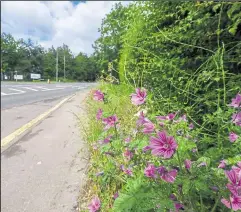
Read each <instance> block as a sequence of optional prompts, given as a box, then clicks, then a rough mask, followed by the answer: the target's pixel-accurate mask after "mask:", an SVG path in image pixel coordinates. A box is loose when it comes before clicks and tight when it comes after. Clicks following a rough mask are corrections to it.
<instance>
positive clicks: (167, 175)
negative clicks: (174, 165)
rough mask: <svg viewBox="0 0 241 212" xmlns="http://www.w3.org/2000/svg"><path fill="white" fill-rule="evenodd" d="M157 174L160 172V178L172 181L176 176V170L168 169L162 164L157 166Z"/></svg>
mask: <svg viewBox="0 0 241 212" xmlns="http://www.w3.org/2000/svg"><path fill="white" fill-rule="evenodd" d="M157 172H158V174H160V177H161V179H162V180H164V181H166V182H168V183H174V181H175V180H176V176H177V170H176V169H172V170H171V171H168V170H167V169H166V168H165V167H164V166H160V167H159V168H157Z"/></svg>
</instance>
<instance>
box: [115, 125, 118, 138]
mask: <svg viewBox="0 0 241 212" xmlns="http://www.w3.org/2000/svg"><path fill="white" fill-rule="evenodd" d="M115 138H116V140H117V138H118V134H117V128H116V123H115Z"/></svg>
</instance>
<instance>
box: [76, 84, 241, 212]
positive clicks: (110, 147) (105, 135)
mask: <svg viewBox="0 0 241 212" xmlns="http://www.w3.org/2000/svg"><path fill="white" fill-rule="evenodd" d="M97 89H99V90H100V91H101V92H103V93H104V101H96V100H93V94H94V92H96V90H92V91H91V92H90V93H89V95H88V96H87V98H86V100H85V111H86V114H85V116H84V118H83V120H82V124H81V126H82V130H83V131H84V135H85V140H86V142H87V143H88V145H89V152H90V156H89V167H88V182H87V184H86V187H85V189H84V193H83V198H82V199H81V200H80V210H81V211H89V210H88V208H87V207H88V205H89V203H90V202H91V199H93V197H95V196H97V197H98V198H99V199H100V201H101V208H100V210H98V211H101V212H112V211H115V212H124V211H137V212H139V211H159V212H162V211H168V210H173V209H174V208H175V207H179V206H180V207H185V211H203V212H204V211H205V212H206V211H212V212H214V211H224V212H225V211H228V210H227V208H225V207H224V205H223V204H222V203H221V201H220V200H221V197H225V198H228V195H229V192H228V190H227V189H226V188H225V184H226V183H227V179H226V178H225V174H224V170H222V169H221V168H219V166H220V163H221V161H222V160H224V159H225V163H226V166H227V168H228V169H229V168H231V167H232V166H233V167H234V166H235V165H236V164H239V163H240V161H241V156H240V154H238V152H240V151H241V150H240V142H241V139H240V137H239V138H238V139H236V142H230V141H229V138H228V131H227V130H225V131H223V133H224V135H225V136H226V137H223V141H222V142H223V145H224V146H223V147H222V148H223V149H220V147H219V145H217V144H215V145H213V143H214V142H217V139H216V136H213V135H207V134H203V133H202V131H201V130H202V129H201V128H200V127H199V126H195V125H194V126H191V127H190V124H193V123H192V122H191V121H192V120H190V119H189V118H188V114H187V116H185V114H183V113H181V112H176V115H175V116H174V118H172V119H168V120H167V119H166V120H162V121H161V122H160V120H158V119H157V118H156V116H157V115H164V114H156V113H155V110H154V109H153V108H152V105H153V102H152V94H151V91H148V95H147V98H146V103H145V104H143V105H140V106H135V105H133V104H132V103H131V100H130V94H131V93H133V92H134V88H133V87H132V86H131V85H128V84H120V85H114V84H111V83H106V82H103V81H101V82H100V85H99V86H98V88H97ZM99 109H102V110H103V113H102V117H101V118H99V119H97V116H96V115H97V111H98V110H99ZM163 109H164V108H163ZM141 111H145V113H146V115H145V117H146V118H148V119H149V121H151V122H152V123H153V124H154V126H155V127H154V130H153V131H152V132H151V133H149V134H146V133H144V131H143V129H144V128H143V126H144V125H142V126H139V127H138V126H137V124H136V123H137V122H136V121H137V120H138V119H140V112H141ZM236 111H237V110H236V109H235V108H231V107H229V106H228V107H226V109H225V110H223V111H221V112H220V114H218V115H215V114H214V116H215V117H216V119H219V117H220V118H222V120H223V119H225V120H226V122H227V126H225V127H227V129H230V128H232V130H234V131H235V132H236V133H238V134H240V129H239V127H238V126H234V125H233V123H232V122H231V121H230V117H231V116H232V114H233V113H235V112H236ZM173 114H174V113H173ZM173 114H168V116H169V115H173ZM113 115H116V116H117V118H118V121H117V123H116V124H115V125H114V126H115V127H113V126H112V127H111V128H109V129H106V130H105V124H104V123H103V118H107V117H110V116H113ZM165 115H166V114H165ZM184 116H185V118H184ZM165 117H167V116H165ZM164 131H165V132H166V133H167V136H168V137H169V136H173V139H174V142H176V144H177V147H178V148H177V149H176V150H175V151H173V153H172V155H171V157H168V158H163V156H162V157H160V156H156V155H154V154H153V153H151V152H150V151H148V150H144V149H145V148H146V147H148V145H149V144H150V140H151V136H154V137H157V135H158V133H157V132H164ZM128 137H130V141H128V142H127V141H126V138H128ZM205 143H209V144H212V145H213V146H210V145H209V146H207V145H205ZM165 148H166V147H165ZM149 150H150V149H149ZM127 153H128V154H129V155H128V154H127ZM187 163H190V164H189V165H188V164H187ZM150 165H151V166H153V167H154V169H155V171H153V172H156V173H155V176H157V175H160V172H158V171H157V170H159V169H160V168H162V169H166V171H168V172H172V173H174V172H175V174H174V175H175V176H174V177H173V178H172V179H166V178H162V177H160V176H159V177H157V178H156V177H154V176H148V168H150V167H149V166H150ZM174 181H175V182H174ZM212 188H215V189H217V190H218V192H217V191H216V190H214V189H212ZM174 194H175V195H174ZM170 195H174V196H175V199H176V200H175V201H174V200H172V199H171V198H170ZM207 197H208V198H207ZM95 211H97V210H95ZM177 211H178V210H177Z"/></svg>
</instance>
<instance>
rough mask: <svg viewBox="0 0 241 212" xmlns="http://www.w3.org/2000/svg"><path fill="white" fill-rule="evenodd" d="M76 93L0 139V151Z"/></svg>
mask: <svg viewBox="0 0 241 212" xmlns="http://www.w3.org/2000/svg"><path fill="white" fill-rule="evenodd" d="M75 95H76V93H74V94H72V95H70V96H68V97H66V98H64V99H63V100H61V101H60V102H59V103H58V104H57V105H55V106H53V107H52V108H50V109H49V110H48V111H46V112H44V113H42V114H40V115H39V116H37V117H36V118H34V119H32V120H31V121H30V122H28V123H27V124H24V125H23V126H21V127H20V128H18V129H17V130H15V131H14V132H13V133H11V134H10V135H8V136H6V137H4V138H3V139H1V153H3V152H4V151H5V150H7V149H8V148H9V147H10V146H12V145H13V144H14V143H16V142H17V141H18V140H19V139H20V138H22V137H23V136H24V135H25V134H26V133H27V132H29V131H30V130H31V129H32V128H33V127H35V126H36V125H38V124H39V123H40V122H41V121H43V120H44V119H45V118H47V117H48V116H49V115H50V114H51V113H53V112H54V111H55V110H57V109H58V108H59V107H61V106H62V105H63V104H64V103H65V102H67V101H69V100H70V99H72V98H73V97H74V96H75Z"/></svg>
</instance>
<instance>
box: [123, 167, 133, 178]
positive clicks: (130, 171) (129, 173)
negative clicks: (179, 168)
mask: <svg viewBox="0 0 241 212" xmlns="http://www.w3.org/2000/svg"><path fill="white" fill-rule="evenodd" d="M124 173H125V174H127V175H129V176H132V175H133V172H132V170H131V169H130V168H127V169H124Z"/></svg>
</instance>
